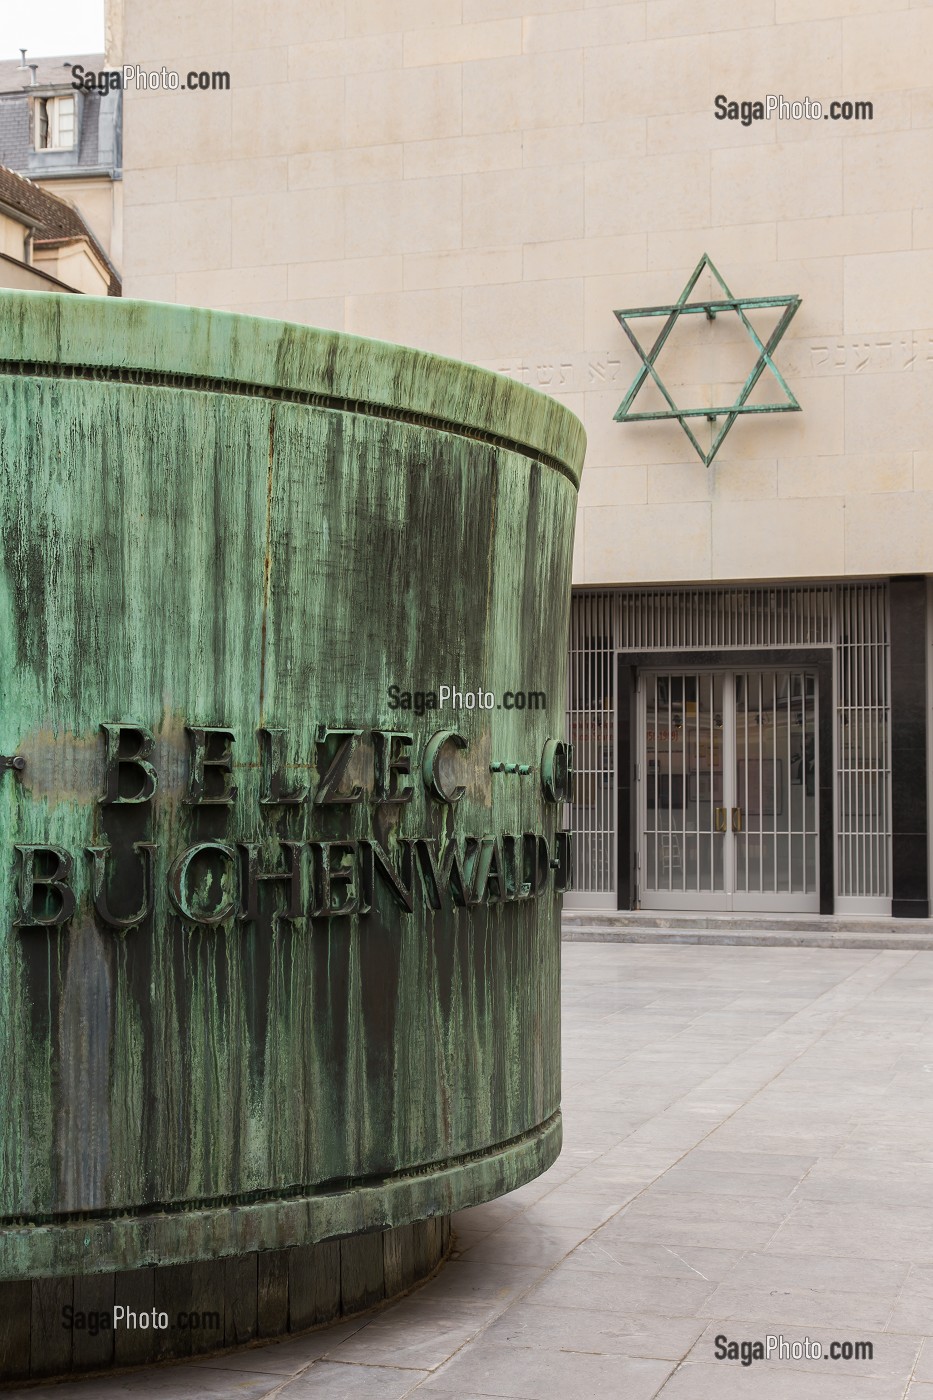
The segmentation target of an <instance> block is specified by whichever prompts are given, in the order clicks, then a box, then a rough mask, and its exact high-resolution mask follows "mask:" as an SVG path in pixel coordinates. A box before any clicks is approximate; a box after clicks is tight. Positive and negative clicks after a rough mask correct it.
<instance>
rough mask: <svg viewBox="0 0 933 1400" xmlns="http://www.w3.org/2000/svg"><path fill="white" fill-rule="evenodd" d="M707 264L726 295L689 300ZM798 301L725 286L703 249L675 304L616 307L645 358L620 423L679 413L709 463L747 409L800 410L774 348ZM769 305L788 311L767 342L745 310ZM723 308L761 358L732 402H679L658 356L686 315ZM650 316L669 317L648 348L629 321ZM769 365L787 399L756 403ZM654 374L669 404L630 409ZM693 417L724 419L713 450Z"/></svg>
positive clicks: (617, 417)
mask: <svg viewBox="0 0 933 1400" xmlns="http://www.w3.org/2000/svg"><path fill="white" fill-rule="evenodd" d="M704 268H709V270H710V272H711V273H712V275H713V276H714V277H715V279H716V281H717V282H718V283H719V285H720V287H721V288H722V292H723V295H722V296H721V297H717V298H704V299H703V300H702V301H688V300H687V298H688V297H689V296H690V293H691V292H692V291H693V289H694V287H695V286H696V284H697V282H698V281H699V279H700V275H701V273H702V272H703V270H704ZM799 305H800V297H798V296H782V297H734V296H733V295H732V293H731V292H730V290H729V288H728V287H727V286H726V283H725V281H724V280H723V278H722V275H721V273H720V272H719V271H718V269H717V268H716V266H715V265H714V263H713V261H712V259H711V258H710V256H709V254H708V253H704V254H703V256H702V258H701V259H700V261H699V262H698V263H697V265H696V267H695V268H694V270H693V272H692V273H691V274H690V277H689V279H688V281H687V285H686V286H685V287H684V289H683V291H682V292H681V294H680V297H679V298H678V300H677V301H675V302H674V304H673V305H672V306H636V307H631V308H629V310H627V311H616V312H614V313H613V314H614V315H615V316H616V318H617V319H618V322H619V325H620V326H621V327H622V329H623V330H624V331H625V334H626V335H627V336H628V338H629V340H630V341H631V343H632V345H633V346H634V347H635V351H636V353H637V354H638V356H639V358H640V359H641V362H642V365H641V369H639V371H638V373H637V374H636V376H635V378H634V379H633V380H632V384H631V387H630V389H629V391H628V393H627V394H626V396H625V398H624V399H623V400H622V402H621V403H620V405H619V407H618V408H617V410H616V412H615V415H614V418H615V421H616V422H617V423H647V422H653V421H656V420H663V419H668V418H676V419H677V422H678V423H679V424H680V426H681V427H682V428H683V430H684V432H685V433H686V434H687V437H688V438H689V439H690V441H691V443H692V444H693V446H694V448H695V450H696V452H697V455H698V456H699V458H700V460H701V461H702V462H703V464H704V466H707V467H708V466H709V465H710V463H711V462H712V460H713V458H714V457H715V456H716V453H717V452H718V451H719V449H720V447H721V446H722V444H723V441H724V439H725V436H726V434H727V433H728V431H729V429H730V428H731V427H732V425H733V423H734V422H735V420H736V419H737V418H739V417H741V416H742V415H743V414H746V413H799V412H800V404H799V403H798V402H797V400H796V398H795V397H794V395H793V394H792V393H791V390H790V388H789V387H788V384H787V381H786V380H785V379H784V376H783V375H782V374H781V372H780V370H779V369H778V368H777V366H776V365H775V363H774V361H773V359H772V358H771V356H772V352H773V351H774V349H775V347H776V346H777V345H778V343H779V341H780V340H781V337H782V336H783V334H784V332H785V331H786V330H787V327H788V326H789V325H790V323H791V321H792V320H793V318H794V314H795V312H796V310H797V308H798V306H799ZM767 307H771V308H780V307H783V308H784V311H783V314H782V316H781V317H780V319H779V321H778V323H777V325H776V326H775V328H774V330H773V331H772V332H771V334H770V336H769V337H768V340H767V342H763V341H762V340H761V337H760V336H759V335H758V332H757V331H756V330H755V327H754V326H753V325H752V323H751V321H750V320H749V319H748V317H747V315H746V314H745V313H746V311H757V310H761V309H762V308H767ZM720 311H734V312H735V313H736V315H737V316H738V317H739V320H740V321H741V322H742V324H743V326H744V327H745V329H746V331H747V332H748V334H749V336H750V338H751V340H752V343H753V344H754V345H755V347H756V349H757V350H758V359H757V360H756V362H755V365H754V367H753V368H752V371H751V373H750V374H749V376H748V378H747V379H746V381H745V383H744V384H743V385H742V387H741V389H740V390H739V393H738V396H737V397H736V400H735V402H734V403H733V404H732V405H730V406H728V407H715V408H678V407H677V404H676V403H675V402H674V399H673V397H672V395H671V393H670V391H669V390H668V389H667V388H666V386H665V384H664V382H663V380H662V379H661V376H660V375H659V374H658V371H657V369H656V368H655V361H656V360H657V358H658V356H659V355H660V353H661V351H662V350H663V348H664V346H665V344H666V343H667V340H668V338H669V336H670V334H671V332H672V331H673V329H674V326H675V325H676V324H677V321H678V320H679V318H680V317H681V316H696V315H699V314H700V313H703V314H705V316H706V317H707V319H708V320H710V321H714V320H715V319H716V316H717V314H718V313H719V312H720ZM648 316H652V317H653V316H663V317H665V318H666V319H665V321H664V325H663V326H662V327H661V330H660V332H659V333H658V336H657V339H656V340H655V342H654V344H653V345H652V347H651V349H650V350H647V351H646V350H645V349H643V347H642V346H641V344H640V343H639V341H638V339H637V337H636V335H635V333H634V331H633V330H632V328H631V326H630V325H629V321H632V320H638V319H639V318H641V317H648ZM766 369H767V370H770V371H771V373H772V374H773V376H774V378H775V379H776V380H777V383H778V385H779V387H780V388H781V390H782V391H783V393H784V395H785V399H784V401H783V402H779V403H763V404H758V403H755V404H751V403H749V402H748V399H749V395H750V394H751V392H752V390H753V389H754V387H755V385H756V384H757V383H758V381H759V379H760V378H761V376H762V374H763V373H764V372H765V370H766ZM649 376H650V378H651V379H652V380H653V381H654V383H655V384H656V385H657V386H658V389H659V390H660V391H661V394H662V395H663V396H664V400H665V402H666V403H667V404H668V408H666V409H658V410H657V411H655V412H652V413H633V412H632V411H631V409H632V404H633V403H634V402H635V399H636V397H637V395H638V392H639V390H640V389H641V386H642V385H643V384H644V382H645V380H646V379H648V378H649ZM688 418H706V419H708V420H709V422H711V423H716V422H717V420H718V419H720V418H721V419H723V422H722V423H721V425H720V426H719V427H718V428H717V429H716V430H715V431H714V433H713V438H712V442H711V443H710V448H709V451H708V452H704V451H703V448H702V447H701V446H700V443H699V442H698V441H697V438H696V434H695V433H694V432H693V431H692V430H691V428H690V426H689V424H688V422H687V419H688Z"/></svg>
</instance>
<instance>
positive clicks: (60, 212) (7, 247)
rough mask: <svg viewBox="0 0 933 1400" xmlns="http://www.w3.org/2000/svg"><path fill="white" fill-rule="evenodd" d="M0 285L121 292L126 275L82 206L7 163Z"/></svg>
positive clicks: (0, 212) (2, 177)
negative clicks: (117, 267) (90, 224)
mask: <svg viewBox="0 0 933 1400" xmlns="http://www.w3.org/2000/svg"><path fill="white" fill-rule="evenodd" d="M0 287H8V288H11V289H15V290H18V291H27V292H84V293H85V294H89V295H91V296H119V295H120V279H119V277H118V276H117V274H116V272H115V271H114V269H113V265H112V264H111V263H110V261H109V259H108V258H107V256H106V254H105V253H104V251H103V249H102V248H101V245H100V244H99V243H98V241H97V239H96V237H95V236H94V234H93V232H92V231H91V229H90V228H89V227H88V225H87V224H86V223H85V222H84V220H83V219H82V218H81V215H80V214H79V213H78V211H77V209H75V208H74V206H73V205H71V204H68V203H66V202H65V200H63V199H59V198H58V197H57V196H56V195H54V194H51V193H49V191H48V190H44V189H42V188H41V187H40V186H39V185H36V184H33V182H32V181H31V180H25V179H23V177H22V176H21V175H17V174H16V172H15V171H14V170H8V169H7V168H6V167H5V166H3V165H0Z"/></svg>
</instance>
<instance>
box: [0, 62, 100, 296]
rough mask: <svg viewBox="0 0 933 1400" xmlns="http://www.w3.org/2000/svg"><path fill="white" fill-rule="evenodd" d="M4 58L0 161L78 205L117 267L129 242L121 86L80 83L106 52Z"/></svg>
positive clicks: (0, 90) (1, 67)
mask: <svg viewBox="0 0 933 1400" xmlns="http://www.w3.org/2000/svg"><path fill="white" fill-rule="evenodd" d="M20 53H21V58H20V60H19V61H18V62H16V61H4V62H2V63H0V165H5V166H6V167H7V168H8V169H10V170H14V171H16V173H17V174H18V175H22V176H24V177H25V178H26V179H29V180H31V181H33V182H34V183H35V184H37V185H39V186H40V187H41V188H42V189H45V190H48V191H49V193H51V194H54V195H56V196H57V197H58V198H60V199H63V200H65V201H66V203H69V204H71V205H72V206H73V207H74V208H75V209H77V210H78V212H79V214H80V215H81V217H82V219H83V220H84V221H85V222H86V224H87V225H88V227H89V228H90V229H91V230H92V231H93V235H94V238H95V239H96V241H97V243H98V244H99V246H100V248H101V249H102V250H103V253H104V255H105V257H106V258H107V259H108V261H109V262H110V263H111V265H112V266H113V268H114V269H115V270H116V269H119V266H120V261H121V257H122V251H123V248H122V243H123V227H122V220H123V200H122V185H121V183H120V179H121V169H120V161H121V153H120V138H121V126H122V123H121V107H122V90H121V89H120V88H119V87H113V88H110V86H109V83H108V84H107V85H106V90H105V91H101V90H99V88H97V87H95V86H93V85H90V84H89V85H88V86H84V85H83V84H81V83H79V85H78V86H77V87H76V86H75V84H76V82H78V80H79V79H83V78H84V77H85V75H87V74H88V73H90V74H94V75H96V74H97V73H99V72H100V70H101V68H103V66H104V56H103V54H81V55H77V56H75V57H74V58H73V59H71V58H39V59H33V58H31V57H30V56H29V55H28V54H27V52H26V50H25V49H22V50H20Z"/></svg>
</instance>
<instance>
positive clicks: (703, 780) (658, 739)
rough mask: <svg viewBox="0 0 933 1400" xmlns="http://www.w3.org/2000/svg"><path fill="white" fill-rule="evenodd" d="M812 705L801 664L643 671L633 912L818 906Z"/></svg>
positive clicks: (810, 678)
mask: <svg viewBox="0 0 933 1400" xmlns="http://www.w3.org/2000/svg"><path fill="white" fill-rule="evenodd" d="M816 706H817V694H816V677H815V675H813V674H811V673H808V672H804V671H789V670H784V671H771V670H755V671H695V672H684V671H678V672H645V673H644V674H643V675H642V676H641V677H640V679H639V745H638V760H637V768H636V787H637V793H638V811H639V819H638V830H639V844H638V888H639V902H640V904H641V906H642V908H645V909H672V910H674V909H697V910H703V909H710V910H733V909H734V910H761V911H768V910H772V911H777V910H786V911H788V912H791V911H800V912H810V911H818V910H819V886H818V862H817V852H818V844H819V832H818V825H817V812H818V807H817V802H818V794H817V786H818V785H817V772H818V767H817V760H818V755H817V723H816V718H817V709H816Z"/></svg>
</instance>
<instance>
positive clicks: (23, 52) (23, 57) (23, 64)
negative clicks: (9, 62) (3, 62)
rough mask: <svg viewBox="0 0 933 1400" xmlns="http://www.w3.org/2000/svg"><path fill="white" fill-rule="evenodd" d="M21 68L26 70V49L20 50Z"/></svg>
mask: <svg viewBox="0 0 933 1400" xmlns="http://www.w3.org/2000/svg"><path fill="white" fill-rule="evenodd" d="M19 66H20V68H25V67H26V50H25V49H20V51H19Z"/></svg>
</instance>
